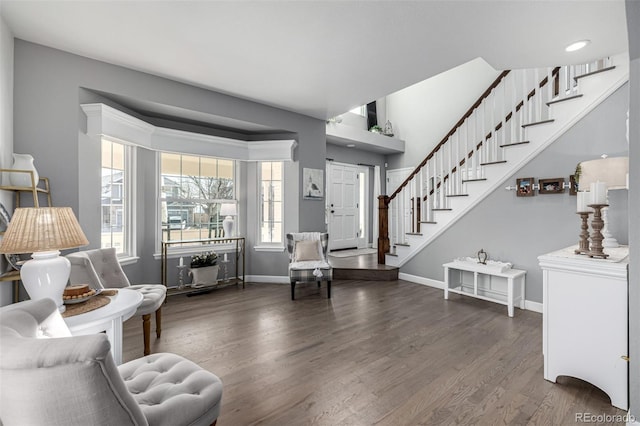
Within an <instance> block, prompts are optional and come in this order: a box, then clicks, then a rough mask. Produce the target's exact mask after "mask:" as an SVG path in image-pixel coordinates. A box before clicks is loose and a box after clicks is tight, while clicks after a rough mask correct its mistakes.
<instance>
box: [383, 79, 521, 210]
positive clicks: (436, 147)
mask: <svg viewBox="0 0 640 426" xmlns="http://www.w3.org/2000/svg"><path fill="white" fill-rule="evenodd" d="M510 71H511V70H506V71H502V73H500V75H499V76H498V78H496V79H495V81H494V82H493V83H491V86H489V88H488V89H487V90H485V91H484V93H482V95H480V97H479V98H478V100H477V101H476V102H475V103H474V104H473V105H472V106H471V108H469V109H468V110H467V112H466V113H465V114H464V115H463V116H462V118H461V119H460V120H458V122H457V123H456V124H455V125H454V126H453V128H452V129H451V130H450V131H449V133H447V134H446V135H445V137H444V138H443V139H442V140H441V141H440V143H438V145H436V146H435V148H433V149H432V150H431V152H430V153H429V155H427V156H426V157H425V159H424V160H422V162H421V163H420V164H419V165H418V166H417V167H416V168H415V169H414V170H413V172H411V174H410V175H409V176H407V178H406V179H405V180H404V182H402V184H400V186H398V188H397V189H396V190H395V191H394V192H393V194H391V195H390V196H389V201H391V200H392V199H394V198H395V197H396V196H397V195H398V194H399V193H400V191H401V190H402V188H404V187H405V186H407V185H408V184H409V182H410V181H411V179H413V177H414V176H415V175H417V174H418V172H419V171H420V169H422V168H423V167H424V166H425V165H426V164H427V161H429V160H430V159H431V158H432V157H433V156H434V155H435V154H436V152H438V150H439V149H440V148H442V146H443V145H444V144H445V143H447V141H448V140H449V138H450V137H451V136H453V135H454V134H455V133H456V131H457V130H458V128H459V127H460V126H462V124H463V123H464V121H465V120H466V119H467V118H469V117H471V114H473V111H474V110H475V109H476V108H478V107H479V106H480V105H481V104H482V101H483V100H485V98H488V97H489V94H491V91H492V90H493V89H495V88H496V87H498V85H499V84H500V82H501V81H502V80H503V79H504V78H505V77H506V76H507V74H509V72H510Z"/></svg>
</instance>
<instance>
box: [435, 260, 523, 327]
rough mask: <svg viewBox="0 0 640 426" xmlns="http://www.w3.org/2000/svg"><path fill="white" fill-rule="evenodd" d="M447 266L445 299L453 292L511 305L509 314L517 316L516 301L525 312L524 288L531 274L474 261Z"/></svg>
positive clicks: (447, 264)
mask: <svg viewBox="0 0 640 426" xmlns="http://www.w3.org/2000/svg"><path fill="white" fill-rule="evenodd" d="M442 266H443V267H444V298H445V299H448V298H449V293H457V294H464V295H465V296H471V297H475V298H477V299H482V300H488V301H490V302H495V303H500V304H502V305H507V313H508V314H509V316H510V317H512V316H513V307H514V306H515V304H516V302H517V303H518V306H519V307H520V309H524V285H525V275H526V273H527V271H523V270H521V269H507V270H504V271H501V270H499V269H497V268H494V267H491V266H487V265H483V264H481V263H472V262H449V263H445V264H444V265H442Z"/></svg>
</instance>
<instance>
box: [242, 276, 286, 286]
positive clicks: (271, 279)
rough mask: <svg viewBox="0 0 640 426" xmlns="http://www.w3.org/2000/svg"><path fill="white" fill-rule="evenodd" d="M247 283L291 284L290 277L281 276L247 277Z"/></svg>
mask: <svg viewBox="0 0 640 426" xmlns="http://www.w3.org/2000/svg"><path fill="white" fill-rule="evenodd" d="M245 281H246V282H251V283H269V284H290V281H289V277H288V276H279V275H247V277H246V278H245Z"/></svg>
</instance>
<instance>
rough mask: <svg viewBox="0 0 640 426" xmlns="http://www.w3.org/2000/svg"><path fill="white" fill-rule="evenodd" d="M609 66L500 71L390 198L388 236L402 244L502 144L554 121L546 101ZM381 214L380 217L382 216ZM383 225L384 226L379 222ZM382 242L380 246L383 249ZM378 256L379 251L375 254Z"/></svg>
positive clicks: (481, 174)
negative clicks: (537, 126) (585, 76)
mask: <svg viewBox="0 0 640 426" xmlns="http://www.w3.org/2000/svg"><path fill="white" fill-rule="evenodd" d="M610 67H611V59H610V58H606V59H601V60H598V61H595V62H591V63H589V64H581V65H567V66H561V67H555V68H537V69H527V70H515V71H504V72H503V73H502V74H501V75H500V76H499V77H498V78H497V79H496V80H495V81H494V82H493V84H492V85H491V86H490V87H489V88H488V89H487V90H486V91H485V93H484V94H483V95H482V96H481V97H480V99H478V100H477V101H476V103H475V104H474V105H473V106H472V107H471V108H470V109H469V110H468V111H467V113H466V114H465V115H464V116H463V117H462V119H460V121H458V123H457V124H456V125H455V126H454V128H453V129H452V130H451V131H450V132H449V133H448V134H447V136H446V137H445V138H444V139H443V140H442V141H441V142H440V143H439V144H438V145H437V146H436V147H435V148H434V149H433V151H431V153H430V154H429V155H428V156H427V157H426V158H425V159H424V160H423V161H422V163H420V164H419V165H418V167H416V169H415V170H414V171H413V172H412V173H411V174H410V175H409V177H408V178H407V179H406V180H405V181H404V182H403V183H402V185H400V187H399V188H398V189H397V190H396V191H395V192H394V193H393V194H392V195H391V196H390V197H388V198H386V200H387V202H388V204H387V207H388V213H387V215H388V219H389V223H388V227H387V229H388V235H386V236H382V235H381V237H382V238H385V237H388V241H389V242H390V244H389V246H390V248H391V252H392V253H394V252H395V250H394V247H393V246H394V245H396V244H406V242H407V239H406V235H407V233H412V232H415V233H420V232H422V230H421V223H424V222H433V221H435V219H436V215H435V214H434V211H435V212H437V211H440V210H447V209H450V202H449V198H450V197H449V196H460V195H465V194H466V193H467V191H468V190H469V188H468V185H467V182H468V181H474V180H480V179H485V167H486V166H488V165H490V164H494V163H499V162H505V153H504V148H505V147H507V146H510V145H514V144H521V143H527V142H528V141H527V128H528V127H530V126H533V125H537V124H541V123H545V122H549V121H552V118H551V117H550V113H549V111H550V109H549V104H550V103H554V102H559V101H562V100H566V99H571V98H573V97H576V96H581V94H580V93H579V88H580V86H579V85H578V81H579V78H580V77H581V76H584V75H586V74H591V73H594V72H600V71H603V70H606V69H608V68H610ZM382 219H383V218H382V217H381V218H380V220H382ZM381 229H382V227H381ZM383 249H384V245H383V246H382V247H379V250H383ZM379 259H380V256H379Z"/></svg>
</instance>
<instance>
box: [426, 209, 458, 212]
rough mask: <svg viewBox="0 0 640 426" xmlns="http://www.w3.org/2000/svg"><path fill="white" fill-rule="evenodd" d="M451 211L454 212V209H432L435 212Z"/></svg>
mask: <svg viewBox="0 0 640 426" xmlns="http://www.w3.org/2000/svg"><path fill="white" fill-rule="evenodd" d="M451 210H453V209H431V211H434V212H448V211H451Z"/></svg>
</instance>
